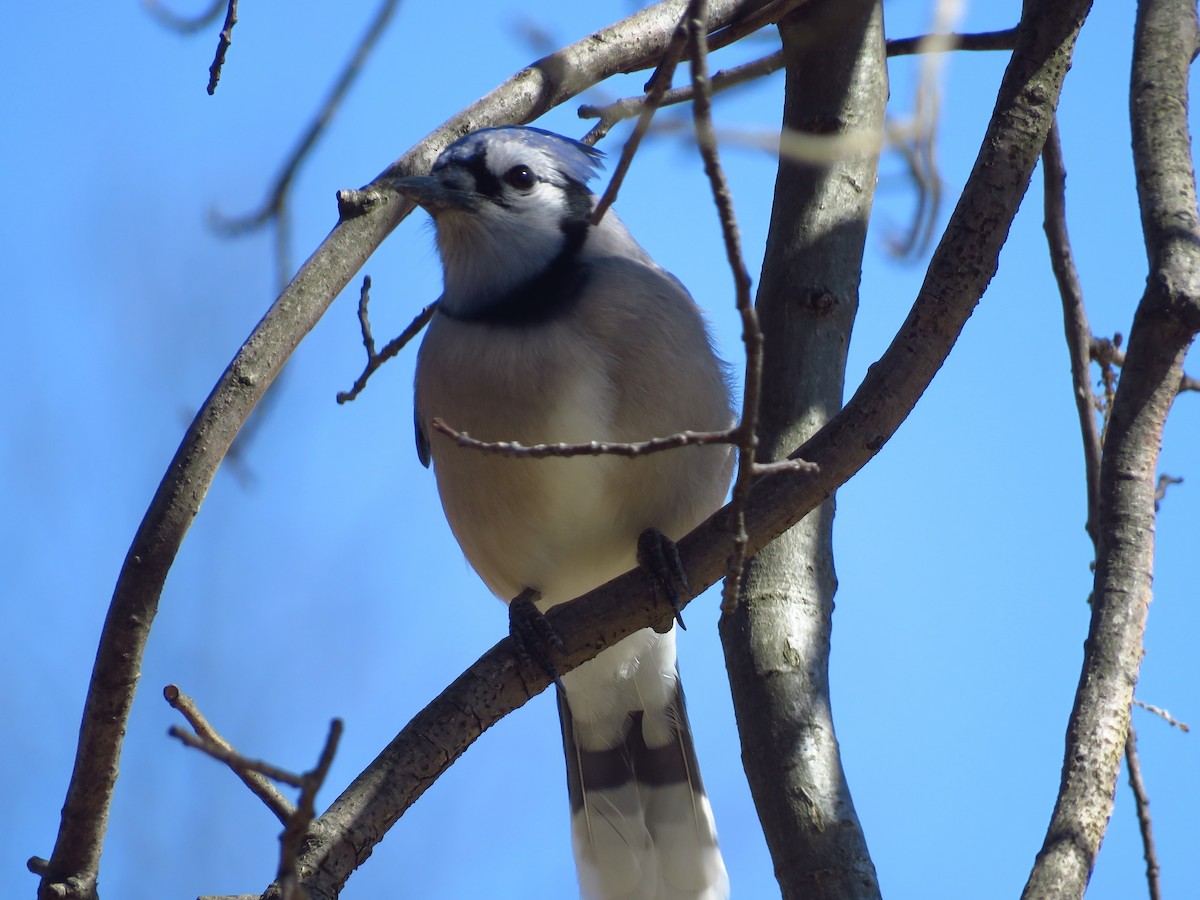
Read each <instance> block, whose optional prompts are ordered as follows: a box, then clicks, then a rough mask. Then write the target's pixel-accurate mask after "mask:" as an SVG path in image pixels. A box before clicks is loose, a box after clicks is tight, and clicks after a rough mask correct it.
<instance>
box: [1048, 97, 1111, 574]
mask: <svg viewBox="0 0 1200 900" xmlns="http://www.w3.org/2000/svg"><path fill="white" fill-rule="evenodd" d="M1042 175H1043V178H1044V185H1043V196H1044V201H1043V202H1044V205H1045V213H1044V215H1045V218H1044V223H1043V227H1044V229H1045V231H1046V240H1047V241H1048V242H1049V245H1050V266H1051V268H1052V269H1053V270H1054V278H1055V280H1056V281H1057V282H1058V293H1059V296H1060V297H1061V298H1062V307H1063V328H1064V330H1065V331H1066V337H1067V353H1068V355H1069V357H1070V359H1071V379H1072V383H1073V387H1074V390H1073V391H1072V394H1073V395H1074V397H1075V410H1076V412H1077V413H1078V416H1079V432H1080V434H1081V435H1082V437H1083V464H1084V478H1085V479H1086V484H1087V522H1086V525H1085V528H1086V529H1087V533H1088V536H1089V537H1091V539H1092V549H1093V551H1094V552H1099V550H1098V548H1097V542H1098V540H1099V531H1098V526H1097V515H1098V509H1099V506H1100V453H1101V445H1100V427H1099V426H1098V425H1097V424H1096V401H1095V397H1094V396H1093V394H1092V378H1091V342H1092V326H1091V325H1090V324H1089V323H1088V318H1087V311H1086V310H1085V309H1084V306H1083V288H1082V286H1081V285H1080V283H1079V273H1078V272H1077V271H1076V269H1075V257H1074V254H1073V253H1072V252H1071V240H1070V238H1069V237H1068V235H1067V211H1066V187H1067V172H1066V168H1065V167H1064V165H1063V158H1062V144H1061V142H1060V141H1059V136H1058V122H1057V120H1056V121H1055V123H1054V124H1053V125H1052V126H1051V128H1050V134H1049V135H1048V136H1047V138H1046V146H1045V147H1044V148H1043V149H1042Z"/></svg>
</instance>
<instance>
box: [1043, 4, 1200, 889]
mask: <svg viewBox="0 0 1200 900" xmlns="http://www.w3.org/2000/svg"><path fill="white" fill-rule="evenodd" d="M1196 34H1197V31H1196V6H1195V3H1194V2H1192V0H1151V2H1142V3H1139V4H1138V14H1137V25H1136V32H1135V39H1134V56H1133V74H1132V80H1131V90H1130V114H1131V118H1132V124H1133V147H1134V167H1135V171H1136V174H1137V185H1138V199H1139V202H1140V205H1141V211H1142V225H1143V230H1144V233H1145V238H1146V250H1147V257H1148V258H1149V261H1150V275H1149V278H1148V279H1147V285H1146V291H1145V293H1144V294H1143V296H1142V299H1141V301H1140V302H1139V303H1138V308H1137V312H1136V314H1135V316H1134V322H1133V328H1132V329H1131V331H1130V337H1129V346H1128V349H1127V351H1126V360H1125V367H1124V369H1123V370H1122V373H1121V380H1120V383H1119V385H1118V386H1117V390H1116V396H1115V398H1114V400H1113V406H1112V415H1111V419H1110V422H1109V426H1108V430H1107V434H1106V436H1105V440H1104V456H1103V462H1102V464H1101V469H1100V506H1099V523H1098V524H1099V537H1100V553H1099V557H1098V559H1097V561H1096V577H1095V587H1094V590H1093V593H1092V619H1091V626H1090V629H1089V631H1088V638H1087V641H1086V643H1085V644H1084V660H1083V669H1082V672H1081V673H1080V679H1079V687H1078V689H1077V690H1076V694H1075V703H1074V706H1073V708H1072V710H1071V717H1070V721H1069V722H1068V725H1067V737H1066V752H1065V754H1064V762H1063V771H1062V781H1061V784H1060V787H1059V793H1058V798H1057V800H1056V802H1055V806H1054V812H1053V814H1052V816H1051V819H1050V826H1049V829H1048V830H1047V834H1046V839H1045V843H1044V844H1043V846H1042V849H1041V851H1040V852H1039V853H1038V857H1037V861H1036V862H1035V864H1034V867H1033V871H1032V872H1031V873H1030V876H1029V882H1028V883H1027V884H1026V887H1025V892H1024V897H1026V898H1042V897H1080V896H1082V895H1083V892H1084V890H1085V888H1086V887H1087V883H1088V879H1089V878H1090V876H1091V872H1092V868H1093V866H1094V865H1095V860H1096V853H1097V851H1098V850H1099V847H1100V841H1101V839H1102V838H1103V836H1104V831H1105V828H1106V826H1107V823H1108V818H1109V815H1110V814H1111V812H1112V802H1113V794H1114V791H1115V789H1116V780H1117V774H1118V772H1119V770H1120V762H1121V757H1122V755H1123V754H1124V750H1125V745H1126V735H1127V732H1128V727H1129V706H1130V702H1131V701H1132V699H1133V689H1134V685H1135V684H1136V683H1137V677H1138V669H1139V667H1140V665H1141V659H1142V637H1143V632H1144V629H1145V622H1146V613H1147V609H1148V605H1149V602H1150V596H1151V578H1152V573H1153V566H1154V491H1155V485H1156V482H1155V476H1156V472H1155V467H1156V464H1157V460H1158V450H1159V445H1160V442H1161V440H1162V429H1163V424H1164V422H1165V421H1166V416H1167V412H1168V410H1169V409H1170V406H1171V403H1172V401H1173V400H1174V399H1175V397H1176V395H1177V393H1178V386H1179V383H1180V377H1181V375H1182V372H1183V358H1184V355H1185V354H1186V352H1187V349H1188V347H1189V346H1190V345H1191V342H1192V339H1193V338H1194V336H1195V334H1196V331H1197V330H1198V329H1200V222H1198V221H1197V211H1196V189H1195V174H1194V171H1193V169H1192V162H1191V141H1190V139H1189V136H1188V131H1187V79H1188V68H1189V65H1190V63H1191V60H1192V57H1193V55H1194V53H1195V50H1196V46H1197V41H1196Z"/></svg>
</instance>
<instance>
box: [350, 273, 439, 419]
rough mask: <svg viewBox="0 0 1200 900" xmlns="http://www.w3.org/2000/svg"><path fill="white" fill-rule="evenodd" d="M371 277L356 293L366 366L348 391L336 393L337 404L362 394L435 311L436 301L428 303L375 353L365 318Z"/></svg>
mask: <svg viewBox="0 0 1200 900" xmlns="http://www.w3.org/2000/svg"><path fill="white" fill-rule="evenodd" d="M370 288H371V276H369V275H366V276H363V283H362V288H361V289H360V290H359V293H358V323H359V326H360V327H361V328H362V338H363V346H364V347H365V348H366V350H367V364H366V366H365V367H364V368H363V371H362V374H361V375H359V376H358V378H357V379H355V382H354V386H353V387H351V388H350V390H348V391H338V393H337V402H338V403H339V404H341V403H345V402H347V401H349V400H353V399H354V398H355V397H357V396H358V395H359V394H361V393H362V391H363V388H365V387H366V386H367V380H368V379H369V378H370V377H371V375H373V374H374V372H375V370H376V369H378V368H379V367H380V366H382V365H383V364H384V363H385V362H387V361H388V360H389V359H391V358H392V357H393V356H395V355H396V354H397V353H399V352H400V351H401V350H403V349H404V347H405V345H406V344H408V342H409V341H411V340H412V339H413V338H415V337H416V336H417V335H418V334H420V333H421V329H422V328H424V327H425V326H426V325H428V324H429V320H430V319H432V318H433V311H434V310H435V309H437V301H436V300H435V301H434V302H433V303H430V304H429V305H428V306H426V307H425V308H424V309H422V310H421V311H420V312H419V313H417V316H416V318H415V319H413V320H412V321H411V322H410V323H409V324H408V327H407V328H405V329H404V330H403V331H402V332H400V334H399V335H398V336H397V337H395V338H392V340H390V341H388V342H387V344H385V345H384V348H383V350H381V351H380V352H379V353H376V352H375V339H374V338H373V337H371V322H370V320H369V319H368V318H367V304H368V303H369V302H370V294H369V291H370Z"/></svg>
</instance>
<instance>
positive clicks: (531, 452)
mask: <svg viewBox="0 0 1200 900" xmlns="http://www.w3.org/2000/svg"><path fill="white" fill-rule="evenodd" d="M431 425H432V426H433V430H434V431H438V432H441V433H442V434H444V435H446V436H447V437H449V438H450V439H451V440H453V441H454V443H455V444H457V445H458V446H459V447H464V448H466V449H469V450H477V451H479V452H481V453H492V454H495V455H497V456H511V457H514V458H516V459H544V458H546V457H550V456H554V457H571V456H625V457H636V456H646V455H648V454H650V453H661V452H662V451H664V450H675V449H678V448H679V447H693V446H699V445H704V444H735V443H737V442H738V440H739V432H738V429H736V428H730V429H728V430H726V431H681V432H679V433H677V434H671V435H666V436H664V437H656V438H650V439H649V440H645V441H631V442H627V443H619V442H615V441H588V442H586V443H583V444H521V443H518V442H517V441H480V440H476V439H475V438H473V437H471V436H470V435H469V434H467V433H466V432H465V431H457V430H455V429H454V428H451V427H450V426H449V425H447V424H446V423H445V422H443V421H442V420H441V419H434V420H433V421H432V423H431Z"/></svg>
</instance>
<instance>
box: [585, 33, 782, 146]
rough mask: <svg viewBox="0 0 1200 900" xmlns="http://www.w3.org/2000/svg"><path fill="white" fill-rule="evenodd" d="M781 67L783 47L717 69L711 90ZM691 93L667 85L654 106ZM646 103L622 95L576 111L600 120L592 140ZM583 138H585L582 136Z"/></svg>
mask: <svg viewBox="0 0 1200 900" xmlns="http://www.w3.org/2000/svg"><path fill="white" fill-rule="evenodd" d="M781 68H783V51H782V50H777V51H776V52H775V53H772V54H770V55H768V56H764V57H762V58H761V59H756V60H753V61H752V62H748V63H744V64H743V65H740V66H734V67H733V68H732V69H723V70H721V71H720V72H717V73H716V74H715V75H713V77H712V82H711V83H712V92H713V93H714V94H716V93H719V92H721V91H725V90H728V89H729V88H731V87H736V86H737V85H739V84H745V83H746V82H747V81H752V80H753V79H755V78H762V77H763V76H765V75H770V74H771V73H773V72H777V71H779V70H780V69H781ZM692 96H693V93H692V87H691V85H687V86H684V87H677V88H671V90H669V91H666V92H664V93H663V95H662V96H661V97H659V99H658V102H657V103H656V104H655V105H656V106H657V107H659V108H662V107H664V106H674V105H676V104H679V103H686V102H687V101H689V100H691V99H692ZM645 106H646V97H645V96H642V97H626V98H624V99H622V100H617V101H615V102H613V103H608V104H606V105H604V106H596V105H594V104H591V103H584V104H583V105H582V106H580V107H579V110H578V114H579V118H581V119H599V120H600V121H599V122H598V123H597V124H596V125H595V126H593V128H592V130H591V131H589V132H588V138H592V137H593V136H595V137H594V140H590V141H588V142H589V143H594V142H595V141H596V140H599V139H600V138H602V137H604V136H605V135H606V134H608V132H609V131H610V130H611V129H612V127H613V126H614V125H616V124H617V123H618V122H621V121H623V120H625V119H631V118H633V117H634V116H636V115H639V114H641V112H642V111H643V110H644V109H645ZM585 140H586V139H585Z"/></svg>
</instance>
